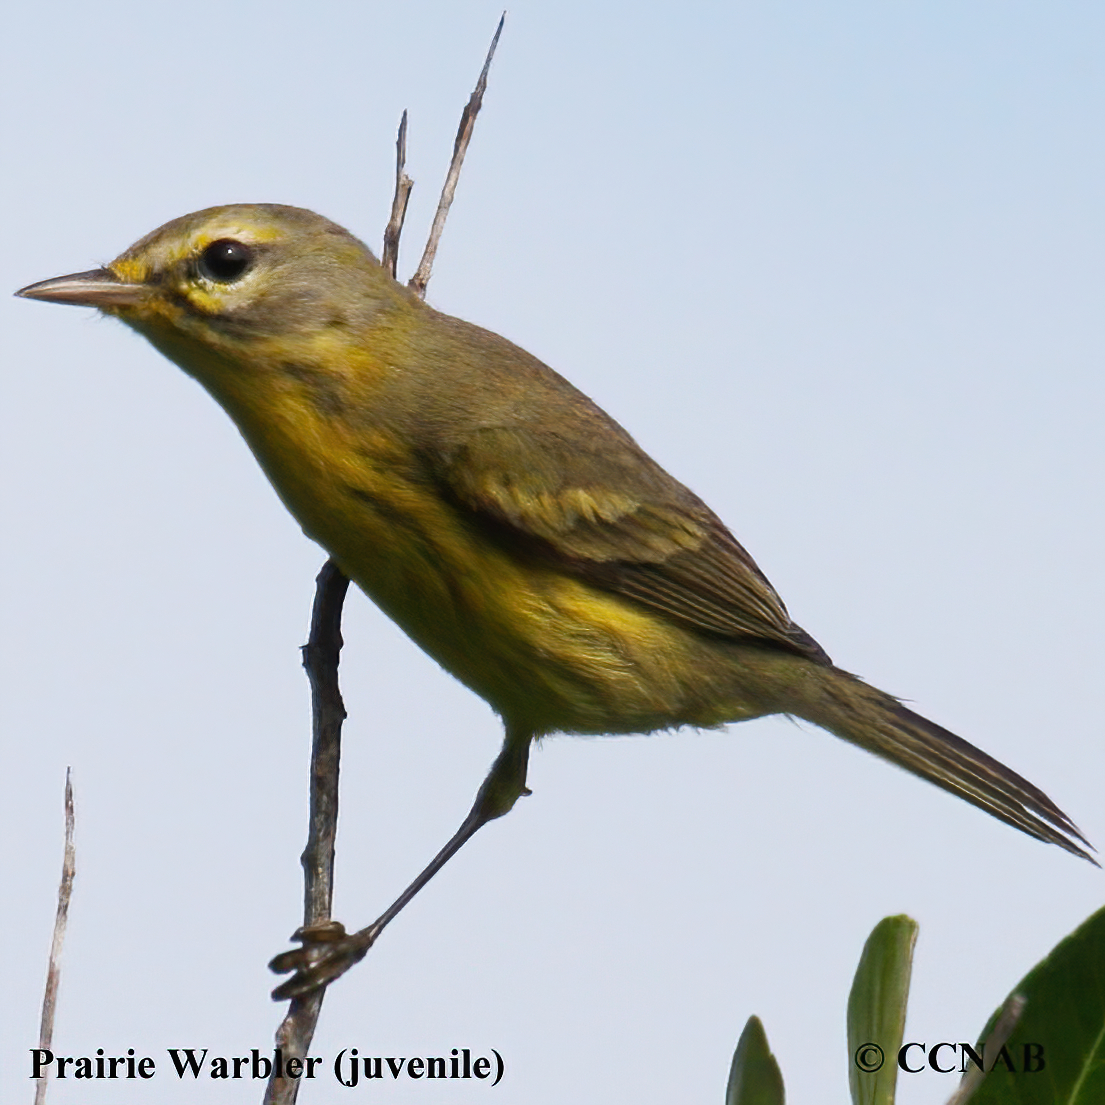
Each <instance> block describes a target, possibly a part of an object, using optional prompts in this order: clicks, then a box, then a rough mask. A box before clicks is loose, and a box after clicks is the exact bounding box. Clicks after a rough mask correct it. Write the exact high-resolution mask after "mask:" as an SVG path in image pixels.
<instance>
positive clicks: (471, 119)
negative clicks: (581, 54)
mask: <svg viewBox="0 0 1105 1105" xmlns="http://www.w3.org/2000/svg"><path fill="white" fill-rule="evenodd" d="M505 20H506V12H503V14H502V16H501V17H500V18H499V25H498V27H496V28H495V36H494V37H493V38H492V39H491V47H490V48H489V49H488V51H487V59H486V60H485V61H484V63H483V69H482V71H481V72H480V79H479V80H478V81H476V88H475V91H474V92H473V93H472V96H471V98H470V99H469V101H468V103H467V104H465V107H464V111H462V112H461V116H460V126H459V127H458V128H457V137H456V141H455V142H454V143H453V159H452V161H450V162H449V172H448V173H447V174H446V176H445V184H444V186H443V187H442V189H441V199H440V200H438V204H437V211H436V212H435V213H434V221H433V225H432V226H431V227H430V237H429V239H428V240H427V242H426V249H425V252H424V253H423V254H422V260H421V261H419V262H418V268H417V269H416V270H415V273H414V276H412V277H411V278H410V281H409V283H410V286H411V287H412V288H413V289H414V291H415V292H416V293H417V294H418V295H419V296H421V297H422V298H423V299H425V298H426V285H427V284H429V282H430V272H431V271H432V269H433V267H434V257H436V256H437V247H438V243H439V242H440V241H441V232H442V231H443V230H444V229H445V216H446V215H448V214H449V208H450V206H451V205H452V203H453V193H454V192H455V191H456V190H457V181H458V180H460V167H461V165H462V164H463V163H464V155H465V153H466V152H467V150H468V143H469V142H470V141H471V140H472V131H473V129H474V128H475V126H476V116H477V115H478V114H479V112H480V107H481V106H482V105H483V94H484V92H485V91H486V90H487V74H488V70H490V68H491V59H492V58H493V57H494V56H495V47H496V46H498V45H499V35H500V34H502V32H503V23H504V21H505Z"/></svg>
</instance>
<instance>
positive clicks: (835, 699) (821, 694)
mask: <svg viewBox="0 0 1105 1105" xmlns="http://www.w3.org/2000/svg"><path fill="white" fill-rule="evenodd" d="M804 674H805V676H806V678H804V679H803V680H801V688H800V689H799V688H798V687H794V686H793V685H792V687H791V691H792V693H791V694H790V695H788V698H789V699H790V702H789V704H788V707H787V712H788V713H790V714H792V715H794V716H796V717H801V718H803V719H804V720H805V721H811V722H813V723H814V724H815V725H819V726H821V728H823V729H827V730H828V731H829V732H830V733H833V734H835V735H836V736H838V737H842V738H843V739H844V740H846V741H849V742H851V743H852V744H857V745H859V747H860V748H866V749H867V751H868V752H873V753H874V754H875V755H876V756H881V757H882V758H883V759H884V760H889V761H890V762H891V763H895V764H897V765H898V766H899V767H904V768H905V769H906V771H912V772H913V774H914V775H920V776H921V778H922V779H928V780H929V781H930V782H932V783H935V784H936V785H937V786H938V787H943V788H944V789H945V790H949V791H951V792H952V794H957V795H959V797H960V798H964V799H966V800H967V801H968V802H970V803H972V804H973V805H976V806H978V807H979V808H980V809H983V810H985V811H986V812H987V813H990V814H993V816H994V817H997V818H999V819H1000V820H1002V821H1005V822H1007V823H1008V824H1010V825H1013V826H1014V827H1015V828H1018V829H1020V830H1021V832H1024V833H1028V835H1029V836H1034V837H1036V839H1037V840H1045V841H1048V842H1050V843H1051V844H1058V845H1059V847H1060V848H1065V849H1066V850H1067V851H1068V852H1073V853H1074V854H1075V855H1076V856H1081V857H1082V858H1083V859H1088V860H1089V861H1090V862H1091V863H1093V864H1095V866H1097V865H1098V864H1097V861H1096V860H1095V859H1094V858H1093V857H1092V856H1091V855H1090V854H1089V852H1087V851H1086V850H1085V848H1083V847H1082V845H1085V846H1086V848H1089V849H1090V850H1091V851H1092V846H1091V845H1090V843H1089V841H1087V840H1086V838H1085V837H1084V836H1083V835H1082V834H1081V833H1080V832H1079V831H1078V828H1077V826H1076V825H1075V824H1074V823H1073V822H1072V821H1071V819H1070V818H1069V817H1067V815H1066V814H1065V813H1063V811H1062V810H1061V809H1059V807H1058V806H1057V805H1056V804H1055V803H1054V802H1053V801H1052V800H1051V799H1050V798H1048V796H1047V795H1046V794H1044V792H1043V791H1042V790H1040V789H1039V788H1038V787H1035V786H1033V785H1032V784H1031V783H1030V782H1029V781H1028V780H1027V779H1023V778H1021V776H1020V775H1018V774H1017V773H1016V772H1015V771H1011V770H1010V769H1009V768H1007V767H1006V766H1005V764H1003V763H999V762H998V761H997V760H995V759H994V758H993V757H992V756H988V755H987V754H986V753H985V752H983V751H981V750H980V749H978V748H975V746H974V745H972V744H968V743H967V742H966V741H965V740H963V739H961V738H960V737H957V736H956V735H955V734H954V733H950V732H949V731H948V730H947V729H944V728H942V727H941V726H939V725H937V724H935V723H934V722H931V721H929V720H928V719H927V718H923V717H921V715H920V714H915V713H914V712H913V711H912V710H909V709H906V707H905V706H903V705H902V704H901V703H900V702H899V701H898V700H897V699H896V698H894V697H893V696H892V695H888V694H885V693H884V692H883V691H880V690H878V689H877V688H875V687H871V686H869V685H868V684H866V683H864V682H863V681H862V680H860V679H857V678H856V677H855V676H854V675H849V674H848V673H847V672H844V671H841V670H840V669H839V668H835V667H831V666H825V667H821V666H814V665H810V667H809V668H807V669H806V670H805V673H804ZM794 691H797V692H798V693H797V695H795V694H794V693H793V692H794ZM796 698H797V699H798V700H799V701H797V702H796V701H795V699H796Z"/></svg>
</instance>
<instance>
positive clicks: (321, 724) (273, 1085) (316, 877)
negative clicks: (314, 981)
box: [265, 560, 349, 1105]
mask: <svg viewBox="0 0 1105 1105" xmlns="http://www.w3.org/2000/svg"><path fill="white" fill-rule="evenodd" d="M315 583H316V586H315V603H314V607H313V609H312V611H311V632H310V635H309V637H308V639H307V644H306V645H304V646H303V666H304V667H305V668H306V669H307V678H308V680H309V682H310V684H311V725H312V742H311V797H310V820H309V825H308V829H307V847H306V848H304V850H303V856H302V863H303V925H304V928H311V929H312V930H314V931H318V930H319V929H320V928H324V927H325V926H326V925H327V923H328V922H329V921H330V910H331V907H332V904H333V899H334V842H335V838H336V836H337V829H338V773H339V768H340V763H341V727H342V722H343V721H344V720H345V704H344V703H343V702H342V697H341V689H340V687H339V686H338V660H339V656H340V654H341V646H342V638H341V611H342V606H343V604H344V603H345V595H346V592H347V591H348V589H349V580H348V578H347V577H346V575H345V574H344V573H343V572H342V570H341V569H340V568H339V567H338V566H337V565H336V564H335V563H334V562H333V561H332V560H327V561H326V563H325V564H324V565H323V566H322V571H320V572H319V574H318V578H317V580H316V581H315ZM299 931H300V932H302V931H303V930H302V929H301V930H299ZM325 993H326V991H325V989H319V990H316V991H315V992H314V993H312V994H308V995H307V996H306V997H303V998H295V999H293V1001H292V1003H291V1005H290V1006H289V1007H288V1012H287V1014H286V1015H285V1016H284V1020H283V1021H282V1022H281V1024H280V1027H279V1028H278V1029H277V1030H276V1046H277V1047H278V1048H279V1049H280V1051H281V1055H282V1058H283V1059H284V1061H285V1062H286V1061H287V1060H288V1059H291V1058H297V1059H302V1058H304V1057H305V1056H306V1055H307V1051H308V1049H309V1048H310V1046H311V1040H312V1038H313V1037H314V1034H315V1026H316V1025H317V1024H318V1015H319V1012H320V1010H321V1009H322V999H323V996H324V995H325ZM277 1073H278V1072H277V1071H276V1070H275V1069H274V1070H273V1074H272V1077H271V1078H270V1079H269V1082H268V1085H267V1086H266V1088H265V1105H292V1103H294V1101H295V1099H296V1094H297V1093H298V1092H299V1079H298V1078H286V1077H277Z"/></svg>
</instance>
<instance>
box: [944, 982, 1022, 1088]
mask: <svg viewBox="0 0 1105 1105" xmlns="http://www.w3.org/2000/svg"><path fill="white" fill-rule="evenodd" d="M1025 1004H1026V1002H1025V998H1024V997H1022V996H1021V995H1020V994H1010V995H1009V997H1008V998H1007V999H1006V1001H1005V1004H1004V1005H1003V1006H1002V1007H1001V1013H999V1014H998V1019H997V1020H996V1021H995V1022H994V1027H993V1029H991V1031H990V1035H989V1036H987V1037H986V1042H985V1043H984V1044H983V1045H982V1061H983V1063H985V1062H986V1056H987V1055H991V1056H993V1058H992V1059H991V1060H990V1067H991V1069H992V1068H993V1065H994V1062H995V1060H996V1059H997V1056H998V1054H999V1053H1000V1052H1001V1049H1002V1048H1003V1047H1005V1041H1006V1040H1008V1039H1009V1037H1010V1036H1011V1035H1012V1034H1013V1029H1014V1028H1016V1027H1017V1021H1019V1020H1020V1019H1021V1014H1022V1013H1023V1012H1024V1007H1025ZM985 1077H986V1071H985V1069H984V1068H980V1067H974V1066H973V1067H972V1068H971V1069H970V1070H969V1071H968V1072H967V1073H966V1074H965V1075H964V1076H963V1079H962V1081H961V1082H960V1083H959V1089H958V1090H956V1091H955V1093H953V1094H952V1095H951V1097H949V1098H948V1105H967V1102H968V1101H969V1100H970V1099H971V1097H973V1096H974V1092H975V1090H977V1089H978V1087H979V1086H980V1085H982V1080H983V1079H984V1078H985Z"/></svg>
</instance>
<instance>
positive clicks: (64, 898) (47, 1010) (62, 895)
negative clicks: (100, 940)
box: [35, 768, 77, 1105]
mask: <svg viewBox="0 0 1105 1105" xmlns="http://www.w3.org/2000/svg"><path fill="white" fill-rule="evenodd" d="M75 824H76V816H75V814H74V810H73V781H72V779H71V778H70V769H69V768H66V769H65V856H64V858H63V859H62V862H61V883H60V885H59V886H58V909H57V913H56V914H55V915H54V939H53V941H52V942H51V944H50V963H49V966H48V967H47V969H46V992H45V994H43V996H42V1023H41V1025H40V1027H39V1030H38V1046H39V1047H40V1048H41V1049H42V1050H43V1051H49V1050H50V1045H51V1044H52V1043H53V1042H54V1014H55V1012H56V1011H57V1004H58V983H59V982H60V981H61V949H62V946H63V945H64V944H65V926H66V924H67V923H68V921H69V899H70V898H71V897H72V896H73V877H74V876H75V875H76V873H77V853H76V851H75V849H74V847H73V828H74V825H75ZM46 1078H47V1076H46V1075H45V1074H43V1075H42V1076H41V1077H40V1078H39V1079H38V1082H37V1083H36V1085H35V1105H43V1102H45V1100H46Z"/></svg>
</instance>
